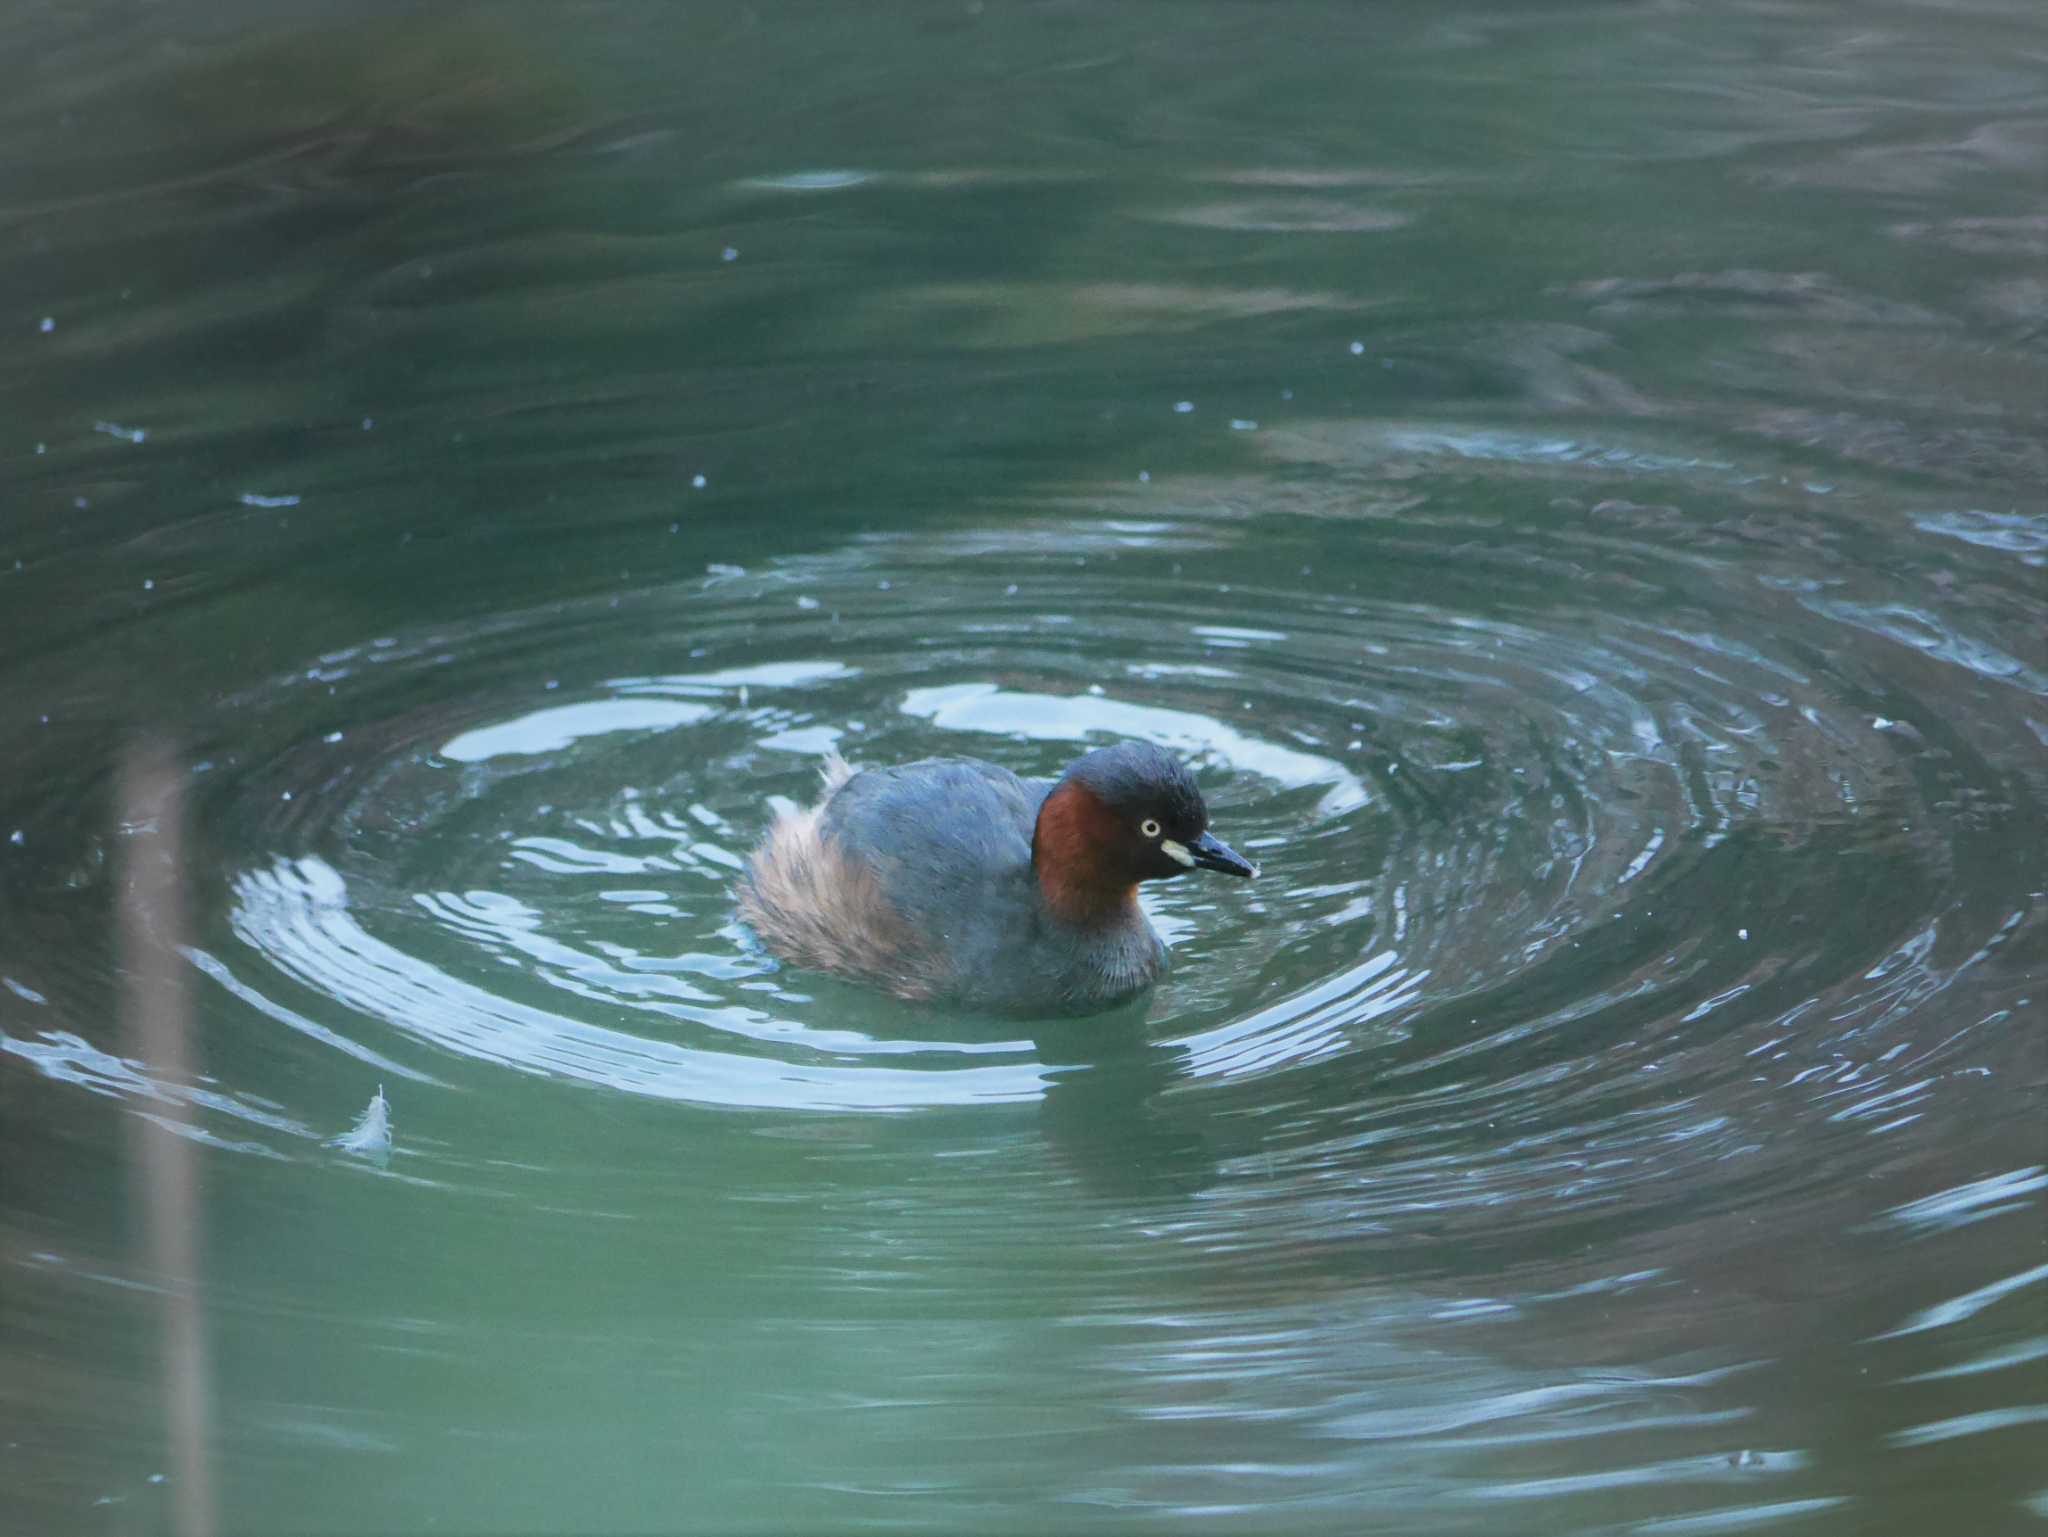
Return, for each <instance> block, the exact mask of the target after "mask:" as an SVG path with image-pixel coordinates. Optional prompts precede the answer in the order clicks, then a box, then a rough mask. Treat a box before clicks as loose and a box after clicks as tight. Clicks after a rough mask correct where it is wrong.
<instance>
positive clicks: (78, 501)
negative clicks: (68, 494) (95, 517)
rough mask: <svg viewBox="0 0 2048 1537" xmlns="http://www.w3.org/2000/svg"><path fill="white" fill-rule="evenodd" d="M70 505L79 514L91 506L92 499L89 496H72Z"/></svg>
mask: <svg viewBox="0 0 2048 1537" xmlns="http://www.w3.org/2000/svg"><path fill="white" fill-rule="evenodd" d="M71 505H72V506H74V507H76V508H77V509H78V510H79V511H80V512H83V511H85V509H86V508H88V507H90V506H91V505H92V498H91V497H89V496H74V497H72V498H71Z"/></svg>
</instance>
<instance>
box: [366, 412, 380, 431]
mask: <svg viewBox="0 0 2048 1537" xmlns="http://www.w3.org/2000/svg"><path fill="white" fill-rule="evenodd" d="M376 425H377V422H376V419H375V418H374V417H368V416H366V417H364V418H363V431H365V432H368V431H369V430H370V429H371V428H372V427H374V426H376Z"/></svg>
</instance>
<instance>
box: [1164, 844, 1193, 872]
mask: <svg viewBox="0 0 2048 1537" xmlns="http://www.w3.org/2000/svg"><path fill="white" fill-rule="evenodd" d="M1159 850H1160V852H1161V853H1163V854H1164V855H1165V856H1166V857H1167V858H1168V859H1174V860H1178V861H1179V862H1180V863H1182V864H1184V865H1186V866H1187V867H1188V868H1189V869H1190V870H1192V869H1194V867H1195V856H1194V855H1192V854H1190V853H1189V852H1188V846H1187V845H1186V844H1185V843H1175V842H1174V841H1173V840H1172V839H1171V838H1161V839H1160V840H1159Z"/></svg>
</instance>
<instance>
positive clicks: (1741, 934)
mask: <svg viewBox="0 0 2048 1537" xmlns="http://www.w3.org/2000/svg"><path fill="white" fill-rule="evenodd" d="M1735 937H1736V938H1737V939H1745V940H1746V939H1748V938H1749V930H1748V929H1737V930H1736V931H1735Z"/></svg>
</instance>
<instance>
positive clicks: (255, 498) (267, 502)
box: [237, 491, 299, 507]
mask: <svg viewBox="0 0 2048 1537" xmlns="http://www.w3.org/2000/svg"><path fill="white" fill-rule="evenodd" d="M237 500H238V501H240V502H241V504H242V505H243V506H244V507H296V506H298V505H299V499H298V498H297V497H296V496H293V495H290V494H289V493H286V494H285V495H282V496H265V495H264V494H263V493H262V492H260V491H244V492H243V493H242V494H241V496H240V497H238V498H237Z"/></svg>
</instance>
